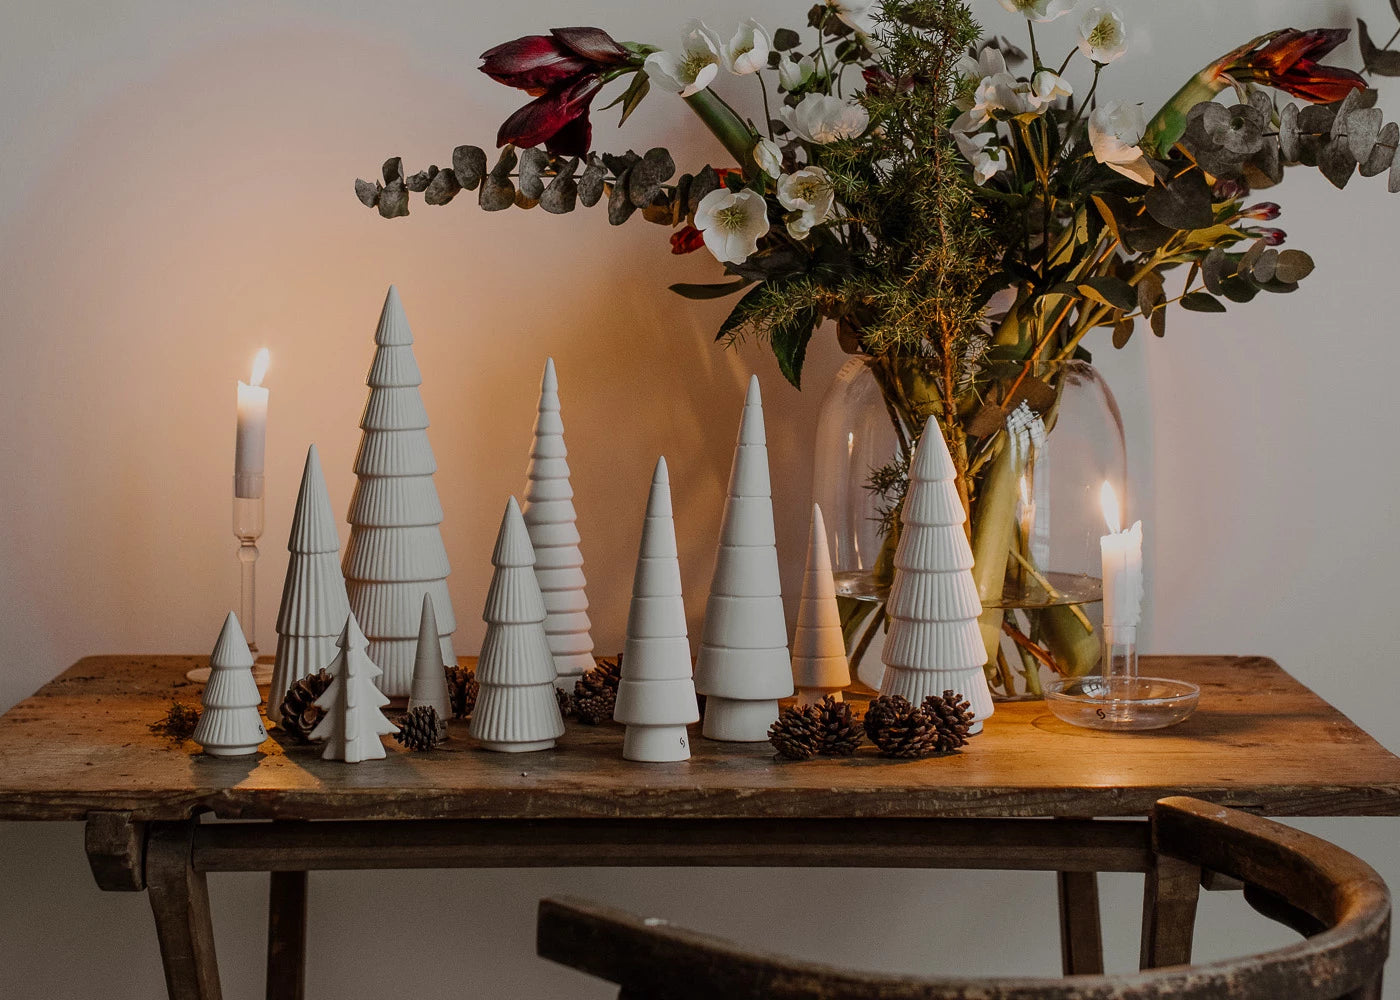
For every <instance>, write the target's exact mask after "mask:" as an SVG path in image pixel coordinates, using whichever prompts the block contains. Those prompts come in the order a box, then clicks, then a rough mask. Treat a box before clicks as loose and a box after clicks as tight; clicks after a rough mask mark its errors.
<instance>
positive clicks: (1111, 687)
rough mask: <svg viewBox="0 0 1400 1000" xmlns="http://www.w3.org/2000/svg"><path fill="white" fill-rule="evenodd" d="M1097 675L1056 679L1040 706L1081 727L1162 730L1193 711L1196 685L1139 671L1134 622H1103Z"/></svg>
mask: <svg viewBox="0 0 1400 1000" xmlns="http://www.w3.org/2000/svg"><path fill="white" fill-rule="evenodd" d="M1100 668H1101V670H1102V673H1101V674H1099V675H1098V676H1093V677H1066V678H1057V679H1055V680H1053V681H1051V682H1049V683H1048V684H1047V685H1046V688H1045V704H1046V707H1047V708H1049V709H1050V711H1051V712H1053V713H1054V714H1055V715H1056V716H1058V717H1059V718H1061V719H1063V720H1064V721H1065V722H1068V723H1070V724H1071V725H1075V726H1080V727H1082V728H1085V729H1104V730H1110V731H1120V732H1121V731H1129V732H1130V731H1136V730H1144V729H1165V728H1166V727H1167V726H1174V725H1176V724H1177V723H1178V722H1181V721H1183V720H1184V719H1186V718H1187V716H1189V715H1190V714H1191V713H1192V712H1194V711H1195V710H1196V703H1197V702H1198V701H1199V700H1200V697H1201V689H1200V688H1198V687H1197V686H1196V685H1194V684H1188V683H1187V682H1186V681H1178V680H1172V679H1170V678H1167V677H1142V676H1140V675H1139V674H1138V650H1137V626H1136V625H1127V626H1124V625H1120V626H1117V627H1114V626H1108V625H1106V626H1104V629H1103V658H1102V660H1101V661H1100Z"/></svg>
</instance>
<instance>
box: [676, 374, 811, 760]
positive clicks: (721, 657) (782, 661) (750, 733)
mask: <svg viewBox="0 0 1400 1000" xmlns="http://www.w3.org/2000/svg"><path fill="white" fill-rule="evenodd" d="M771 493H772V490H771V487H770V484H769V478H768V445H767V439H766V437H765V435H764V429H763V400H762V398H761V396H760V395H759V390H758V377H757V376H754V377H753V378H752V379H750V380H749V389H748V395H747V397H746V399H745V401H744V415H743V419H742V420H741V421H740V424H739V439H738V442H737V444H736V445H735V448H734V464H733V466H732V467H731V469H730V474H729V490H728V495H727V496H726V498H725V503H724V520H723V523H722V524H721V527H720V540H719V549H718V551H717V552H716V554H715V572H714V577H713V578H712V579H711V581H710V596H709V600H708V602H707V603H706V606H705V625H704V630H703V632H702V633H701V638H700V651H699V655H698V657H697V660H696V665H695V687H696V690H698V691H699V692H700V693H702V694H704V695H705V696H706V702H705V725H704V730H703V731H704V734H705V736H707V737H709V738H710V739H717V740H732V741H739V742H750V743H757V742H760V741H763V740H766V739H767V738H768V727H769V726H770V725H772V723H773V721H774V720H775V719H777V717H778V699H779V698H785V697H787V696H788V695H790V694H792V692H793V686H792V664H791V660H790V658H789V656H788V648H787V622H786V621H785V619H784V617H783V597H782V587H781V584H780V583H779V580H778V549H777V545H776V543H775V537H774V531H773V501H772V496H771Z"/></svg>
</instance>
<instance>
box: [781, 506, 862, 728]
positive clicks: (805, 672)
mask: <svg viewBox="0 0 1400 1000" xmlns="http://www.w3.org/2000/svg"><path fill="white" fill-rule="evenodd" d="M792 680H793V684H794V685H795V686H796V688H797V703H798V704H799V705H815V704H817V703H818V702H820V701H821V700H822V699H823V698H825V697H826V696H827V695H831V696H833V697H834V698H835V699H836V700H837V701H840V700H841V691H842V689H843V688H845V687H848V686H849V685H850V683H851V665H850V662H849V661H848V660H847V659H846V641H845V639H844V638H843V636H842V634H841V609H840V608H839V607H838V606H837V604H836V581H835V579H834V578H833V577H832V575H831V550H830V549H829V548H827V544H826V522H825V521H823V520H822V509H821V508H820V507H819V506H817V505H816V504H812V524H811V527H810V528H809V529H808V537H807V567H806V569H805V570H803V573H802V599H801V600H800V601H799V602H798V605H797V627H796V628H795V629H793V633H792Z"/></svg>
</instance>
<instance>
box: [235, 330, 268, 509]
mask: <svg viewBox="0 0 1400 1000" xmlns="http://www.w3.org/2000/svg"><path fill="white" fill-rule="evenodd" d="M269 360H270V358H269V355H268V351H267V348H266V347H264V348H263V349H262V350H260V351H258V353H257V356H256V357H255V358H254V359H253V373H252V376H251V377H250V378H249V380H248V381H247V382H239V383H238V435H237V437H236V438H235V439H234V448H233V495H234V496H235V497H242V498H245V499H253V498H257V497H261V496H262V495H263V454H264V451H265V448H266V443H267V398H268V393H267V389H266V388H265V387H264V386H263V384H262V380H263V376H264V375H266V374H267V366H268V362H269Z"/></svg>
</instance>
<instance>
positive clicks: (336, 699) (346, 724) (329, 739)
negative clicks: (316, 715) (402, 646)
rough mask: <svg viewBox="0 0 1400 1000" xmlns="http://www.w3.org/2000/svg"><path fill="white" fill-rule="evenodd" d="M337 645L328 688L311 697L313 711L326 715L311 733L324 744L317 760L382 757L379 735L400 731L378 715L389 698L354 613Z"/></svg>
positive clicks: (348, 761) (357, 760)
mask: <svg viewBox="0 0 1400 1000" xmlns="http://www.w3.org/2000/svg"><path fill="white" fill-rule="evenodd" d="M336 646H338V647H339V649H340V652H339V653H337V654H336V657H335V659H334V660H332V661H331V665H330V668H329V669H330V675H331V683H330V687H328V688H326V690H325V692H324V693H323V694H322V695H321V697H319V698H317V699H316V707H317V708H319V709H322V710H323V711H324V712H325V714H324V715H323V716H321V721H320V722H318V723H316V728H315V729H313V730H311V738H312V739H313V740H324V741H325V743H326V750H325V753H323V754H321V756H322V757H324V758H325V759H326V760H343V761H345V762H346V763H347V764H358V763H359V762H360V761H362V760H377V759H378V758H380V757H383V756H384V743H383V741H382V740H380V738H379V737H380V736H384V735H387V734H389V733H396V732H398V731H399V727H398V726H396V725H394V724H393V723H392V722H390V721H389V720H388V719H386V718H384V713H383V712H381V711H380V709H381V708H383V707H384V706H385V705H387V704H389V699H388V698H387V697H385V696H384V694H383V693H381V692H380V690H379V687H378V685H377V684H376V683H375V682H376V681H378V679H379V675H380V673H381V671H380V669H379V667H377V666H375V663H374V661H373V660H371V659H370V658H369V656H368V654H367V653H366V649H367V648H368V646H369V641H368V640H367V639H366V638H365V636H364V633H363V632H361V631H360V625H359V622H357V621H356V620H355V616H354V615H353V614H352V615H350V616H349V617H348V618H347V619H346V621H345V628H344V629H343V630H342V631H341V633H340V638H339V639H337V640H336Z"/></svg>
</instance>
